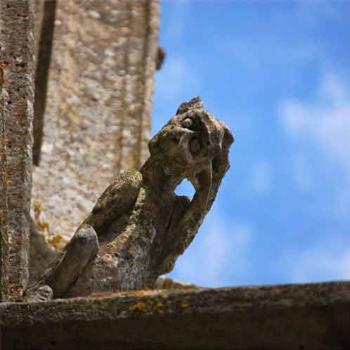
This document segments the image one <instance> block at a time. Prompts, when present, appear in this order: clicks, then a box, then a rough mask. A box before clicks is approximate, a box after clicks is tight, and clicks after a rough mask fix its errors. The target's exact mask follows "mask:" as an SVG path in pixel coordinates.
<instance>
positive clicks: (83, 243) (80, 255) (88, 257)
mask: <svg viewBox="0 0 350 350" xmlns="http://www.w3.org/2000/svg"><path fill="white" fill-rule="evenodd" d="M98 249H99V243H98V238H97V234H96V231H95V230H94V229H93V227H92V226H90V225H86V224H84V225H82V226H81V227H79V228H78V230H77V231H76V232H75V234H74V236H73V238H72V239H71V241H70V242H69V243H68V245H67V246H66V248H65V252H64V255H63V257H62V258H61V260H60V262H59V263H58V264H57V265H56V266H55V267H54V268H53V269H52V270H51V271H49V272H48V273H47V274H46V276H45V277H44V284H47V285H49V286H50V287H51V288H52V290H53V295H54V297H55V298H57V297H63V296H64V294H65V293H66V292H67V291H68V289H69V288H70V287H71V286H72V285H73V284H74V282H75V281H76V280H77V279H78V278H79V276H80V275H81V274H82V272H83V271H84V269H85V267H86V266H87V265H88V263H89V262H91V261H92V260H93V259H94V258H95V257H96V255H97V252H98Z"/></svg>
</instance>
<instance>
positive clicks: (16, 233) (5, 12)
mask: <svg viewBox="0 0 350 350" xmlns="http://www.w3.org/2000/svg"><path fill="white" fill-rule="evenodd" d="M32 5H33V2H32V1H31V0H17V1H13V0H1V1H0V236H1V240H0V294H1V300H18V299H20V298H21V296H22V293H23V290H24V289H25V288H26V285H27V281H28V251H29V227H30V220H29V210H30V195H31V187H32V122H33V100H34V91H33V87H34V86H33V85H34V84H33V66H34V62H33V57H34V35H33V27H34V26H33V6H32Z"/></svg>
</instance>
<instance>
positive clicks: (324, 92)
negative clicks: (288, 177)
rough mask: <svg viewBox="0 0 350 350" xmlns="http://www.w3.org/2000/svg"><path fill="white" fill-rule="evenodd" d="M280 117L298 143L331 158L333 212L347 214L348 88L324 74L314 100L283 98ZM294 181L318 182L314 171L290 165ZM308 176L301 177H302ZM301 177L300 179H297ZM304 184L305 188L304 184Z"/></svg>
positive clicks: (349, 173)
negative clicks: (311, 146)
mask: <svg viewBox="0 0 350 350" xmlns="http://www.w3.org/2000/svg"><path fill="white" fill-rule="evenodd" d="M280 117H281V120H282V124H283V126H284V127H285V129H286V130H287V132H288V133H289V134H290V135H291V136H293V137H296V138H297V139H298V142H303V143H305V144H309V145H310V144H311V145H312V144H313V146H314V147H315V146H316V147H318V151H321V152H318V156H322V155H323V156H324V159H328V160H331V161H332V162H334V165H335V168H334V169H335V172H334V182H333V184H332V186H333V192H334V195H335V196H334V202H333V204H332V205H333V207H332V214H333V215H335V216H336V217H338V218H339V219H344V218H345V219H346V218H348V216H349V210H350V209H349V208H350V87H349V86H348V85H346V84H345V83H344V82H343V81H341V79H339V78H338V77H336V76H335V75H333V74H328V75H325V76H324V78H323V80H322V81H321V84H320V86H319V88H318V91H317V98H316V100H315V101H314V102H309V103H306V102H303V101H300V100H296V99H290V100H286V101H284V102H283V103H282V104H281V106H280ZM291 170H292V175H293V176H294V180H295V181H296V183H297V184H298V183H299V184H300V183H301V182H303V181H304V180H305V181H304V183H301V185H302V187H301V188H299V190H305V186H304V185H306V186H307V185H311V184H312V181H317V178H316V176H318V175H317V174H313V179H310V174H311V172H310V171H309V170H310V168H309V169H306V168H305V170H308V171H305V172H304V173H303V172H302V171H301V169H300V168H298V166H296V167H294V169H293V168H292V169H291ZM303 175H305V176H309V178H302V176H303ZM300 180H302V181H301V182H300ZM303 186H304V187H303Z"/></svg>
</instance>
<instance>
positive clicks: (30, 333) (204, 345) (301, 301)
mask: <svg viewBox="0 0 350 350" xmlns="http://www.w3.org/2000/svg"><path fill="white" fill-rule="evenodd" d="M0 322H1V334H2V346H3V348H4V349H8V350H10V349H17V350H19V349H349V348H350V332H349V329H350V328H349V327H350V283H349V282H338V283H321V284H306V285H285V286H269V287H248V288H223V289H206V290H201V289H199V290H187V291H176V292H174V291H136V292H129V293H118V294H113V295H105V296H103V295H101V296H99V297H98V296H96V297H94V298H88V299H84V298H78V299H77V298H76V299H65V300H56V301H52V302H47V303H32V304H24V303H21V304H8V303H6V304H2V305H0Z"/></svg>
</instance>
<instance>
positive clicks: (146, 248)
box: [27, 97, 233, 300]
mask: <svg viewBox="0 0 350 350" xmlns="http://www.w3.org/2000/svg"><path fill="white" fill-rule="evenodd" d="M232 142H233V136H232V134H231V132H230V130H229V129H228V128H227V126H226V125H225V124H224V123H222V122H221V121H219V120H218V119H216V118H215V117H214V116H212V115H211V114H210V113H209V112H207V111H206V110H205V109H204V108H203V104H202V101H201V100H200V98H198V97H197V98H194V99H192V100H191V101H190V102H187V103H183V104H181V105H180V107H179V109H178V111H177V113H176V115H175V116H174V117H173V118H171V119H170V121H169V122H168V123H167V124H166V125H165V126H164V127H163V128H162V129H161V130H160V131H159V132H158V133H157V134H156V135H155V136H154V137H153V138H152V139H151V140H150V142H149V150H150V157H149V158H148V160H147V161H146V162H145V164H144V165H143V166H142V167H141V169H140V170H139V171H136V170H129V171H124V172H122V173H121V174H120V175H119V176H118V177H117V178H116V179H115V181H114V182H113V183H112V184H110V186H109V187H108V188H107V189H106V190H105V191H104V193H103V194H102V195H101V197H100V198H99V199H98V201H97V203H96V205H95V207H94V208H93V209H92V211H91V213H90V215H89V216H88V217H87V218H86V219H85V220H84V221H83V222H82V224H81V225H80V226H79V228H78V229H77V231H76V233H75V234H74V236H73V238H72V239H71V241H70V242H69V243H68V245H67V247H66V249H65V252H64V253H63V254H62V256H61V257H60V259H59V260H58V262H57V263H56V265H55V266H54V267H52V268H51V269H50V270H48V271H47V272H46V273H45V275H44V276H43V277H42V279H41V281H40V284H39V286H42V287H40V288H39V289H38V286H37V287H36V288H35V289H34V291H33V290H32V291H29V292H28V293H27V294H28V297H27V299H28V300H42V299H45V298H46V297H50V295H51V294H50V291H49V289H48V287H47V286H49V287H50V288H51V289H52V291H53V296H54V297H55V298H58V297H69V296H78V295H79V296H81V295H88V294H90V293H93V292H101V291H114V290H130V289H143V288H150V287H152V286H153V284H154V283H155V281H156V279H157V278H158V276H160V275H162V274H164V273H167V272H169V271H171V270H172V268H173V266H174V264H175V261H176V259H177V257H178V256H179V255H180V254H182V253H183V252H184V250H185V249H186V248H187V246H188V245H189V244H190V243H191V241H192V240H193V238H194V236H195V234H196V233H197V230H198V228H199V226H200V224H201V223H202V221H203V219H204V217H205V215H206V213H207V212H208V210H209V209H210V207H211V205H212V203H213V201H214V199H215V196H216V193H217V191H218V188H219V185H220V182H221V180H222V178H223V176H224V175H225V173H226V171H227V170H228V168H229V160H228V153H229V148H230V145H231V144H232ZM91 176H98V174H91ZM183 179H188V180H189V181H190V182H191V183H192V184H193V186H194V188H195V191H196V192H195V195H194V196H193V198H192V199H189V198H188V197H185V196H177V195H176V194H175V189H176V187H177V186H178V185H179V184H180V182H181V181H182V180H183ZM43 295H44V296H45V297H43Z"/></svg>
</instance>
